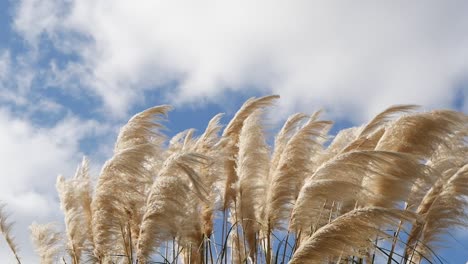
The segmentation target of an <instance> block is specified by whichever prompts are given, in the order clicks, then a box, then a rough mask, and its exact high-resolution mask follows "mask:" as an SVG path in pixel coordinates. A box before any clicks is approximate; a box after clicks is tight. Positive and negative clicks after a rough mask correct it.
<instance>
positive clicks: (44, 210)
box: [0, 108, 108, 263]
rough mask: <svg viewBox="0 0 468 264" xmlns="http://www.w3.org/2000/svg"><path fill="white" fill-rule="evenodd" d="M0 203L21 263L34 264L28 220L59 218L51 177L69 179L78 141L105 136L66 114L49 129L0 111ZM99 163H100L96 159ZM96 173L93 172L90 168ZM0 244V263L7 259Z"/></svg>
mask: <svg viewBox="0 0 468 264" xmlns="http://www.w3.org/2000/svg"><path fill="white" fill-rule="evenodd" d="M0 128H1V129H0V146H2V147H1V149H0V160H1V161H2V174H1V176H0V179H1V181H2V184H0V201H1V202H4V203H6V204H7V207H6V210H7V211H8V212H9V213H11V220H12V221H15V222H16V224H15V226H14V228H13V233H14V234H15V236H16V237H17V241H18V244H19V247H20V250H21V252H20V253H21V254H20V255H21V256H22V257H23V262H24V263H37V262H38V260H37V259H35V257H34V256H33V255H32V252H33V250H32V245H31V243H30V242H29V233H28V226H29V225H30V224H31V223H32V222H33V221H38V222H42V223H44V222H49V221H57V220H59V221H60V219H62V218H63V217H61V212H60V210H59V207H60V206H59V202H58V198H57V195H56V192H55V190H54V189H55V179H56V177H57V175H58V174H59V173H60V174H63V175H65V176H71V175H73V173H74V170H75V167H76V165H77V164H78V163H79V161H80V159H81V158H82V155H83V153H82V152H81V150H80V141H81V140H83V139H85V138H87V137H93V136H97V135H100V134H102V133H108V132H107V131H106V129H107V128H106V127H105V126H102V125H100V124H98V123H97V122H95V121H86V120H81V119H79V118H76V117H73V116H68V117H65V118H64V119H63V120H62V121H60V122H59V123H57V124H56V125H54V126H53V127H50V128H40V127H37V126H35V125H33V124H31V123H30V122H29V121H28V120H26V119H23V118H21V117H19V116H16V115H13V114H12V113H11V112H9V111H6V110H5V109H3V108H0ZM99 162H101V161H99ZM94 170H96V169H94ZM0 240H2V241H1V242H0V245H2V246H0V256H2V257H1V258H0V259H3V258H6V259H3V260H4V261H5V260H8V259H11V258H10V257H6V256H10V252H9V251H8V248H7V247H6V246H4V245H3V243H4V241H3V239H0Z"/></svg>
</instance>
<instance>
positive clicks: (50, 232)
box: [29, 223, 62, 264]
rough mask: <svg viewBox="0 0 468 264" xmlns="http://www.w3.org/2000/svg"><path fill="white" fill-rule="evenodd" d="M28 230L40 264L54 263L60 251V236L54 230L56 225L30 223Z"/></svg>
mask: <svg viewBox="0 0 468 264" xmlns="http://www.w3.org/2000/svg"><path fill="white" fill-rule="evenodd" d="M29 230H30V231H31V240H32V242H33V244H34V247H35V250H36V252H37V254H38V255H39V257H40V259H41V264H52V263H56V262H57V261H58V259H59V254H60V252H61V251H62V245H61V242H62V234H61V233H60V232H58V231H57V230H56V225H55V224H54V223H48V224H37V223H32V224H31V225H30V226H29Z"/></svg>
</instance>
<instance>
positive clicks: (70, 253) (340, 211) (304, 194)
mask: <svg viewBox="0 0 468 264" xmlns="http://www.w3.org/2000/svg"><path fill="white" fill-rule="evenodd" d="M278 98H279V97H278V96H266V97H262V98H251V99H249V100H248V101H247V102H245V104H244V105H243V106H242V107H241V108H240V110H239V111H238V112H237V114H236V115H235V116H234V117H233V119H232V120H231V121H230V122H228V124H227V125H226V127H225V129H224V130H222V125H220V120H221V118H222V115H221V114H219V115H216V116H215V117H213V119H212V120H211V121H210V122H209V124H208V125H207V128H206V130H205V132H204V133H203V134H202V135H200V136H199V137H196V136H195V133H194V130H193V129H188V130H185V131H182V132H181V133H179V134H177V135H175V136H174V137H173V138H172V139H169V140H168V139H166V137H165V135H164V134H163V133H162V131H163V128H164V126H163V124H162V123H161V121H163V120H164V118H165V117H166V116H167V115H168V113H169V111H170V109H171V108H170V107H169V106H156V107H153V108H150V109H148V110H145V111H143V112H141V113H139V114H136V115H135V116H134V117H132V118H131V119H130V120H129V121H128V123H127V124H126V125H125V126H124V127H123V128H122V129H121V131H120V133H119V136H118V138H117V141H116V143H115V148H114V154H113V156H112V157H111V158H110V159H109V160H108V161H107V162H106V163H105V164H104V166H103V168H102V170H101V173H100V175H99V178H98V179H97V184H96V185H95V186H92V184H91V182H92V181H91V176H90V175H89V169H88V161H87V160H86V159H84V160H83V163H82V164H81V165H80V166H79V167H78V169H77V172H76V174H75V176H74V177H72V178H69V179H67V178H64V177H62V176H59V177H58V179H57V191H58V194H59V198H60V202H61V208H62V210H63V213H64V215H65V219H64V223H65V227H66V229H65V230H62V231H60V230H57V229H56V227H55V226H54V225H52V224H45V225H39V224H33V225H32V226H31V238H32V240H33V242H34V244H35V246H36V251H37V254H38V255H39V257H40V259H41V263H59V262H61V263H70V264H78V263H128V264H130V263H140V264H144V263H186V264H189V263H190V264H192V263H193V264H201V263H213V264H214V263H216V264H223V263H267V264H270V263H275V264H276V263H382V262H386V263H424V262H427V263H441V262H442V263H443V260H442V259H441V258H440V257H439V256H438V255H437V248H438V246H439V245H440V241H441V239H443V238H444V232H446V231H447V230H449V229H450V228H455V227H463V226H466V224H467V223H466V221H467V219H468V215H467V210H468V203H467V198H468V155H467V154H468V144H467V141H466V139H467V136H468V116H466V115H465V114H463V113H459V112H455V111H450V110H436V111H431V112H417V111H416V109H417V106H414V105H398V106H393V107H390V108H388V109H386V110H384V111H383V112H382V113H380V114H378V115H376V116H375V117H374V118H373V119H371V120H370V121H369V122H368V123H366V124H363V125H362V126H360V127H353V128H348V129H345V130H342V131H340V132H339V133H338V134H337V135H336V136H335V137H332V136H330V135H329V134H328V133H329V131H330V129H331V127H332V124H333V123H332V121H330V120H323V119H322V118H321V117H320V111H318V112H316V113H314V114H311V115H308V114H305V113H297V114H294V115H291V116H290V117H289V118H288V119H287V121H286V122H285V124H284V125H283V127H282V128H281V130H280V131H279V132H278V134H277V136H276V137H275V140H274V145H273V146H269V145H268V144H267V142H268V140H267V139H268V137H267V135H266V133H265V126H266V123H265V122H266V120H265V114H266V112H267V111H268V109H269V108H271V107H272V106H273V105H274V103H275V101H276V100H277V99H278ZM331 138H333V140H332V141H331V142H328V140H329V139H331ZM166 142H167V143H166ZM1 208H3V207H1ZM0 232H1V233H2V235H3V236H4V237H5V239H6V241H7V244H8V246H9V247H10V248H11V251H12V252H13V256H14V257H16V259H17V261H18V263H19V262H20V258H19V256H18V250H17V247H16V244H15V243H14V242H13V238H12V236H11V224H10V223H9V222H8V221H7V220H6V216H5V212H4V211H3V210H0Z"/></svg>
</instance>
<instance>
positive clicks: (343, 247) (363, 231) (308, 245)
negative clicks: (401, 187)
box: [289, 207, 413, 264]
mask: <svg viewBox="0 0 468 264" xmlns="http://www.w3.org/2000/svg"><path fill="white" fill-rule="evenodd" d="M412 219H413V216H412V214H411V213H409V212H407V211H401V210H397V209H389V208H380V207H368V208H362V209H356V210H353V211H351V212H349V213H346V214H344V215H342V216H340V217H338V218H336V219H335V220H334V221H333V222H331V223H330V224H328V225H326V226H324V227H322V228H320V229H319V230H318V231H317V232H315V233H314V234H313V235H312V236H311V237H310V238H308V239H307V240H306V241H305V243H303V244H302V245H301V246H300V247H299V248H298V249H297V251H296V252H295V253H294V255H293V257H292V259H291V261H290V262H289V263H290V264H299V263H308V264H313V263H323V262H326V261H330V260H333V259H335V260H336V259H338V258H339V257H341V256H348V255H351V256H352V255H355V256H356V255H357V256H359V255H360V253H359V252H360V250H363V249H364V250H365V249H368V248H370V247H372V241H371V239H372V238H373V237H375V236H376V235H379V234H381V233H382V231H381V228H382V227H384V226H388V225H391V226H393V225H395V222H396V221H397V220H408V221H409V220H412Z"/></svg>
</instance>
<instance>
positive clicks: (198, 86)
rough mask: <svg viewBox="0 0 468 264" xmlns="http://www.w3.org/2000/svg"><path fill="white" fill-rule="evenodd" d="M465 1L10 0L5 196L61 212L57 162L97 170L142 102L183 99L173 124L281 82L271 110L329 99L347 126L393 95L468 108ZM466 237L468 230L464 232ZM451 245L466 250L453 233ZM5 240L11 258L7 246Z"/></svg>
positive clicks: (2, 84)
mask: <svg viewBox="0 0 468 264" xmlns="http://www.w3.org/2000/svg"><path fill="white" fill-rule="evenodd" d="M466 10H468V3H467V2H466V1H411V3H408V2H407V1H391V2H390V1H389V2H386V3H385V4H383V3H378V4H377V3H375V2H373V1H360V2H359V3H356V2H354V3H352V4H351V3H346V4H344V3H343V2H341V3H338V1H336V2H335V1H323V2H322V3H319V2H314V4H312V3H311V2H310V1H299V0H298V1H292V2H291V1H288V2H287V3H286V2H282V1H264V0H259V1H236V2H235V3H234V2H233V3H228V2H219V1H214V0H202V1H197V2H196V3H195V2H192V1H182V0H176V1H166V2H163V1H144V0H141V1H117V0H116V1H110V0H80V1H76V0H68V1H59V0H41V1H39V0H18V1H11V0H2V1H0V142H1V143H0V146H2V148H1V150H0V158H1V159H2V161H3V163H4V166H3V167H4V170H3V173H2V175H1V176H0V177H2V180H3V182H4V183H5V184H3V185H2V186H0V200H2V201H4V202H6V203H7V204H8V209H9V211H10V212H11V213H12V218H14V219H15V220H16V221H17V224H16V228H15V232H16V233H17V237H18V240H19V241H20V242H21V243H20V244H21V245H24V248H23V250H22V255H23V256H24V258H25V260H27V261H29V262H26V263H34V262H35V259H34V257H33V253H32V249H31V246H30V245H29V242H28V233H27V226H28V225H29V224H30V222H32V221H34V220H35V221H38V222H46V221H60V219H61V213H60V212H59V206H58V198H57V197H56V194H55V187H54V186H55V178H56V176H57V174H59V173H61V174H64V175H68V176H69V175H71V174H73V172H74V169H75V166H76V165H77V164H78V162H79V160H80V159H81V157H82V155H88V156H90V158H91V160H92V166H93V171H94V172H95V173H98V171H99V168H100V166H101V165H102V163H103V162H104V161H105V160H106V159H107V158H109V157H110V155H111V149H112V144H113V142H114V140H115V137H116V134H117V132H118V128H119V127H120V126H121V125H122V124H124V123H125V122H126V120H128V118H129V117H131V116H132V115H133V114H134V113H136V112H138V111H141V110H143V109H145V108H147V107H150V106H154V105H157V104H172V105H174V107H175V110H173V111H172V112H171V113H170V115H169V120H170V121H169V122H168V123H167V126H168V128H169V130H168V132H167V133H168V135H169V136H170V135H172V134H174V133H176V132H178V131H181V130H183V129H186V128H192V127H193V128H196V129H198V130H199V131H200V130H203V129H204V127H205V125H206V123H207V122H208V120H209V119H210V118H211V117H212V116H213V115H215V114H217V113H219V112H225V113H226V114H227V115H226V117H225V118H224V123H227V122H228V120H229V118H230V117H231V116H232V114H233V113H234V112H235V111H236V110H237V108H238V107H239V106H240V105H241V104H242V102H243V101H244V100H245V99H247V98H249V97H250V96H260V95H267V94H280V95H281V99H280V101H279V102H278V105H277V106H276V107H275V108H274V109H272V111H271V114H270V122H271V123H272V126H274V125H275V124H278V123H279V122H280V121H281V120H283V119H284V118H285V117H286V116H288V115H290V114H292V113H294V112H297V111H302V112H306V113H311V112H313V111H315V110H318V109H321V108H322V109H325V111H326V116H327V117H328V118H331V119H332V120H335V121H336V124H335V128H334V130H333V131H336V130H337V129H339V128H343V127H347V126H350V125H353V124H359V123H361V122H365V121H366V120H368V118H369V117H371V116H372V115H374V114H376V113H377V112H379V111H380V110H382V109H384V108H386V107H387V106H389V105H392V104H402V103H415V104H420V105H422V106H423V109H433V108H439V107H443V108H451V109H456V110H459V111H463V112H465V113H467V112H468V16H467V15H466ZM453 235H455V237H456V239H457V240H459V241H461V243H465V245H468V232H467V231H457V232H455V231H454V232H453ZM447 241H448V242H447V244H446V245H447V247H448V248H449V249H446V250H444V251H443V253H444V254H443V256H444V258H446V259H447V260H449V262H450V263H465V262H466V261H468V252H467V249H466V246H465V247H462V246H461V245H460V243H458V242H456V241H455V240H454V239H452V238H448V240H447ZM3 245H4V244H3V241H2V242H0V260H3V258H4V257H5V256H7V253H5V251H4V249H3V248H4V247H3Z"/></svg>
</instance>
